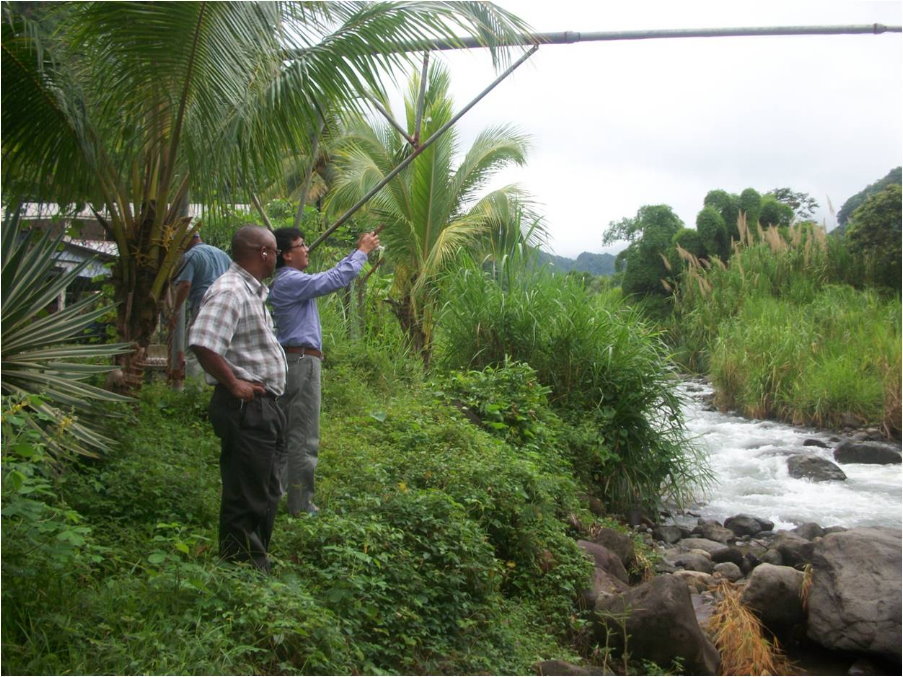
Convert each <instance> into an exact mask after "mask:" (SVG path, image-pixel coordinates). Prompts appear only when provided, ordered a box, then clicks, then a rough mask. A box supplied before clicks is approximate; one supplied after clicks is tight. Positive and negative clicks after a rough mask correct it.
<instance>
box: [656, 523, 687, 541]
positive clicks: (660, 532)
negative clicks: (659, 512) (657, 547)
mask: <svg viewBox="0 0 903 677" xmlns="http://www.w3.org/2000/svg"><path fill="white" fill-rule="evenodd" d="M652 535H653V537H655V539H656V540H659V541H663V542H665V543H668V544H669V545H670V544H671V543H677V542H678V541H679V540H680V539H682V538H686V537H687V536H689V535H690V530H689V529H687V528H686V527H680V526H678V525H676V524H656V525H655V526H654V527H652Z"/></svg>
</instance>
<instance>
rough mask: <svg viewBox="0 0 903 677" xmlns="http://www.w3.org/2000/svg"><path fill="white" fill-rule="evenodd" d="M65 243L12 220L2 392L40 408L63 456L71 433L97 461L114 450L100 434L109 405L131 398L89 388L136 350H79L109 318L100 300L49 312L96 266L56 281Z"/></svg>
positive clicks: (5, 256) (2, 311)
mask: <svg viewBox="0 0 903 677" xmlns="http://www.w3.org/2000/svg"><path fill="white" fill-rule="evenodd" d="M61 238H62V236H60V237H57V238H53V237H51V236H49V235H47V234H46V233H35V234H32V235H31V236H29V234H28V233H23V232H21V231H20V228H19V218H18V213H14V214H13V215H12V216H10V217H7V218H6V219H4V222H3V242H2V266H3V267H2V271H0V279H2V282H3V287H2V293H3V305H2V308H0V324H2V328H3V345H2V362H0V365H2V372H0V388H2V392H3V393H4V394H5V395H14V396H17V397H22V398H27V399H28V400H29V401H36V402H37V401H39V402H40V404H36V405H33V406H32V407H31V410H32V412H33V413H34V415H35V416H36V417H37V418H34V419H33V420H32V423H33V424H34V426H35V427H37V428H39V429H41V430H42V431H43V434H44V436H45V442H46V443H47V444H48V445H49V448H50V449H51V450H52V451H53V452H54V453H55V454H57V455H60V454H64V453H66V448H67V446H66V445H65V444H63V443H62V441H61V439H60V437H59V428H60V426H63V428H65V430H66V431H67V433H68V434H69V435H70V436H73V439H74V440H75V441H72V440H70V442H72V444H71V445H70V446H71V450H74V451H75V452H76V453H83V454H89V455H95V454H97V453H99V452H102V451H104V450H105V449H107V448H108V447H109V439H108V438H107V437H106V436H105V435H103V434H102V433H100V432H97V430H95V429H93V427H94V426H96V425H97V420H98V419H99V418H101V417H103V416H105V415H108V414H107V412H106V411H105V410H104V409H103V408H102V403H112V402H126V401H128V398H125V397H122V396H121V395H117V394H114V393H111V392H108V391H106V390H103V389H102V388H99V387H97V386H95V385H92V384H91V383H88V382H86V381H88V380H89V379H91V378H93V377H95V376H97V375H99V374H103V373H105V372H109V371H111V370H112V369H113V368H114V367H113V366H111V365H110V364H99V363H98V362H99V361H100V360H106V359H108V358H110V357H114V356H116V355H120V354H122V353H124V352H128V351H129V350H130V349H131V347H130V346H129V345H128V344H124V343H119V344H109V345H103V344H100V345H90V344H76V343H71V342H72V341H74V340H76V339H78V338H80V337H81V335H82V334H83V333H84V331H85V329H87V328H88V327H89V326H90V325H91V324H92V323H93V322H94V321H95V320H97V319H98V318H99V317H101V316H102V315H103V314H105V313H108V312H109V310H110V309H109V308H96V307H95V306H96V305H97V304H96V301H97V299H96V298H94V297H88V298H85V299H83V300H81V301H78V302H76V303H74V304H72V305H70V306H69V307H68V308H65V309H63V310H61V311H59V312H56V313H48V312H47V310H46V307H47V305H48V304H49V303H50V301H52V300H54V299H56V298H58V297H59V296H60V294H62V293H64V291H65V289H66V288H67V287H68V286H69V284H70V283H71V282H72V281H73V279H74V277H75V275H77V274H78V272H79V271H80V270H82V269H83V268H84V266H85V265H88V264H89V263H90V261H87V262H85V263H84V264H82V265H79V266H75V268H74V269H73V271H70V272H69V273H67V274H62V275H60V274H56V273H55V270H54V269H55V267H56V265H57V262H56V256H57V254H58V248H59V245H60V242H61ZM74 360H79V361H77V362H76V361H74ZM82 360H83V361H82ZM34 396H37V399H36V398H35V397H34ZM39 419H46V420H47V421H49V426H48V425H44V424H40V423H38V420H39ZM79 419H80V421H79Z"/></svg>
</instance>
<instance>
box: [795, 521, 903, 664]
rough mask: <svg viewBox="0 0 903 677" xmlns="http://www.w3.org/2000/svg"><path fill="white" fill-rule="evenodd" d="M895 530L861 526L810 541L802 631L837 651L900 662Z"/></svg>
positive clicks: (898, 552)
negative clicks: (805, 619) (812, 543)
mask: <svg viewBox="0 0 903 677" xmlns="http://www.w3.org/2000/svg"><path fill="white" fill-rule="evenodd" d="M900 564H901V538H900V529H898V528H897V529H892V528H887V527H864V528H857V529H850V530H849V531H844V532H841V533H833V534H828V535H827V536H825V537H824V538H822V539H821V540H820V541H818V543H816V544H815V550H814V552H813V557H812V586H811V588H810V590H809V614H808V622H807V634H808V636H809V638H810V639H812V640H813V641H815V642H817V643H818V644H821V645H822V646H824V647H826V648H829V649H834V650H838V651H852V652H858V653H866V654H874V655H878V656H881V657H883V658H885V659H889V660H892V661H895V662H896V663H899V662H900V658H901V651H900V646H901V644H900V642H901V630H900V628H901V614H900V605H901V578H900V572H901V566H900Z"/></svg>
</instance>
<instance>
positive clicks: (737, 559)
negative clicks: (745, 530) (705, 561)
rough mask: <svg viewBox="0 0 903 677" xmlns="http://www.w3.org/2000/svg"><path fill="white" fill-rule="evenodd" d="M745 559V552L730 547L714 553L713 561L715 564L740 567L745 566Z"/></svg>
mask: <svg viewBox="0 0 903 677" xmlns="http://www.w3.org/2000/svg"><path fill="white" fill-rule="evenodd" d="M743 557H744V556H743V551H742V550H740V548H737V547H734V546H728V547H726V548H722V549H721V550H716V551H715V552H713V553H712V561H713V562H715V564H721V563H722V562H731V563H732V564H736V565H737V566H738V567H742V566H743Z"/></svg>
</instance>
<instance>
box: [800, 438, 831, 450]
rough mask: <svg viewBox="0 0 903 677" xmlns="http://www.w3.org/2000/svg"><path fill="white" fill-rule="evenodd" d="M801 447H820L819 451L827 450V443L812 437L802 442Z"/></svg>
mask: <svg viewBox="0 0 903 677" xmlns="http://www.w3.org/2000/svg"><path fill="white" fill-rule="evenodd" d="M803 446H804V447H820V448H821V449H827V448H828V444H827V442H822V441H821V440H817V439H815V438H813V437H810V438H807V439H805V440H803Z"/></svg>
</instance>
